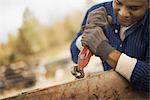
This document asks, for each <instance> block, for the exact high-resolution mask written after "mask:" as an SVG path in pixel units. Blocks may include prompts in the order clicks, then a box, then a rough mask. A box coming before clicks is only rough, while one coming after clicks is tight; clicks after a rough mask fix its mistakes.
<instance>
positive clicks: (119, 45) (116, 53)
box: [70, 0, 150, 91]
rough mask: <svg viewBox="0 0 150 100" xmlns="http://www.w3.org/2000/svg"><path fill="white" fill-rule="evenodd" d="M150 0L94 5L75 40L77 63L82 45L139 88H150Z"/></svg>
mask: <svg viewBox="0 0 150 100" xmlns="http://www.w3.org/2000/svg"><path fill="white" fill-rule="evenodd" d="M149 14H150V11H149V0H113V1H111V2H105V3H101V4H97V5H94V6H93V7H91V8H90V9H89V10H88V11H87V14H86V16H85V18H84V20H83V23H82V28H81V30H80V32H79V33H78V34H77V36H76V37H75V39H74V40H73V42H72V44H71V48H70V49H71V54H72V60H73V61H74V62H75V63H77V60H78V54H79V52H80V50H81V46H87V47H89V49H90V50H91V51H92V53H93V54H94V55H96V56H98V57H100V58H101V60H102V62H103V66H104V70H110V69H114V70H115V71H116V72H118V73H119V74H121V75H122V76H123V77H125V78H126V79H127V80H128V81H129V82H131V83H132V85H133V87H134V88H136V89H138V90H145V91H149V83H150V82H149V81H150V72H149V71H150V53H149V52H150V44H149V34H150V32H149V30H150V26H149V22H150V20H149Z"/></svg>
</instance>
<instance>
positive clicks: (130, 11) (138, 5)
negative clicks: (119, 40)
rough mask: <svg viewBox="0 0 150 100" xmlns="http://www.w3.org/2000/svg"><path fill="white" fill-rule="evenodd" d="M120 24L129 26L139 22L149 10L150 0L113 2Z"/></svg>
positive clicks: (118, 0)
mask: <svg viewBox="0 0 150 100" xmlns="http://www.w3.org/2000/svg"><path fill="white" fill-rule="evenodd" d="M113 8H114V11H115V14H116V16H117V20H118V22H119V23H120V24H121V25H122V26H129V25H132V24H134V23H135V22H137V21H139V20H140V19H141V18H142V17H143V16H144V14H145V11H146V10H147V9H148V8H149V0H113Z"/></svg>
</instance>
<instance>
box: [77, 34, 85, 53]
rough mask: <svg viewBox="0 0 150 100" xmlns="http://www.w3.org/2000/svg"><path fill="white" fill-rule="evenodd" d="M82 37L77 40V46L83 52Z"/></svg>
mask: <svg viewBox="0 0 150 100" xmlns="http://www.w3.org/2000/svg"><path fill="white" fill-rule="evenodd" d="M81 39H82V35H81V36H79V37H78V38H77V40H76V46H77V48H78V49H79V50H80V51H81V50H82V49H83V46H82V43H81Z"/></svg>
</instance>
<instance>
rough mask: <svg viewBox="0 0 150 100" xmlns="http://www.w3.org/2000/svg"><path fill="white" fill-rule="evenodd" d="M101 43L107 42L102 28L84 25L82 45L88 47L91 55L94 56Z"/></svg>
mask: <svg viewBox="0 0 150 100" xmlns="http://www.w3.org/2000/svg"><path fill="white" fill-rule="evenodd" d="M102 41H108V39H107V38H106V36H105V35H104V32H103V30H102V28H101V27H98V26H95V25H93V24H88V25H86V27H85V29H84V33H83V35H82V39H81V42H82V45H83V46H88V47H89V49H90V50H91V51H92V53H94V54H96V50H97V48H98V46H99V45H100V44H101V43H102Z"/></svg>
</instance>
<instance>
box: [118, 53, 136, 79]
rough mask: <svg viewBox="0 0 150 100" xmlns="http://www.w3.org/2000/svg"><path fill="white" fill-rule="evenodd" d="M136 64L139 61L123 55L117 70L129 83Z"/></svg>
mask: <svg viewBox="0 0 150 100" xmlns="http://www.w3.org/2000/svg"><path fill="white" fill-rule="evenodd" d="M136 63H137V59H135V58H131V57H129V56H127V55H126V54H124V53H122V54H121V56H120V58H119V60H118V63H117V66H116V69H115V70H116V71H117V72H118V73H120V74H121V75H122V76H123V77H125V78H126V79H127V80H128V81H130V79H131V75H132V72H133V69H134V67H135V65H136Z"/></svg>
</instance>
